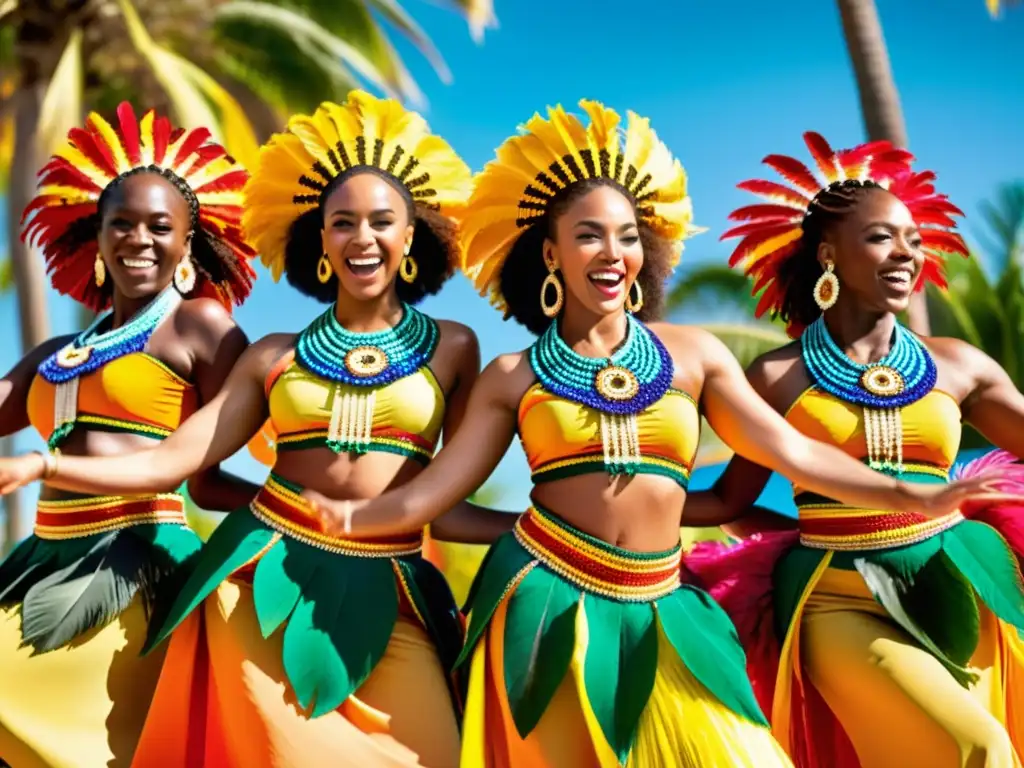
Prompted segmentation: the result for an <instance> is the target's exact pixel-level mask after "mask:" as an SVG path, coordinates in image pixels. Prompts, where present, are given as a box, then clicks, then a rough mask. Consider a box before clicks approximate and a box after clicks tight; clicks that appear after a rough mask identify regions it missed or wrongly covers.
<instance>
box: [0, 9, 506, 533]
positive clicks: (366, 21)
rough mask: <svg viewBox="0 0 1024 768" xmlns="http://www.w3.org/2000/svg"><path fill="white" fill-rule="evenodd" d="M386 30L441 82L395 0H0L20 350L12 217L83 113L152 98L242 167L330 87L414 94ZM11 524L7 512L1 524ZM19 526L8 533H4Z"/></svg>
mask: <svg viewBox="0 0 1024 768" xmlns="http://www.w3.org/2000/svg"><path fill="white" fill-rule="evenodd" d="M443 4H444V5H446V6H448V7H450V8H452V9H454V10H456V11H458V12H459V13H461V14H462V15H464V16H465V17H466V19H467V20H468V22H469V25H470V29H471V32H472V34H473V36H474V38H476V39H477V40H478V41H479V40H480V39H481V37H482V34H483V31H484V29H486V28H487V27H489V26H493V25H494V14H493V2H492V0H444V2H443ZM381 19H383V20H384V22H385V23H382V22H381V21H380V20H381ZM386 28H392V29H394V30H396V31H397V32H398V33H399V34H400V35H401V36H402V37H404V38H406V39H408V40H410V41H411V42H412V43H413V44H414V45H415V47H417V48H418V49H419V50H420V52H421V53H422V54H423V55H424V56H425V57H426V58H427V59H428V60H429V61H430V63H431V64H432V66H433V68H434V70H435V71H436V72H437V74H438V75H439V76H440V77H441V79H442V80H444V81H446V82H447V81H448V80H450V77H451V75H450V73H449V71H448V69H447V67H446V65H445V63H444V60H443V59H442V57H441V55H440V53H439V52H438V51H437V50H436V48H435V47H434V45H433V43H432V42H431V41H430V39H429V38H428V37H427V36H426V34H425V33H424V32H423V31H422V30H421V29H420V28H419V26H418V25H417V24H416V22H415V21H414V19H413V18H412V17H411V16H410V15H409V14H408V13H407V12H406V11H405V10H404V8H402V6H401V5H399V3H398V2H397V1H396V0H290V1H289V2H272V1H270V0H178V1H177V2H175V3H167V2H163V1H162V0H0V99H2V100H0V176H2V177H3V178H4V179H6V180H7V182H8V184H7V212H8V222H9V226H8V230H9V253H10V259H11V264H12V268H13V275H14V284H15V287H16V289H17V295H18V306H19V315H20V327H21V342H22V348H23V350H25V351H27V350H28V349H31V348H32V347H34V346H36V345H38V344H40V343H42V341H44V340H45V339H47V338H48V337H49V336H50V329H49V322H48V317H47V312H46V280H45V276H44V274H43V264H42V261H41V259H38V258H35V257H34V256H33V255H32V254H31V253H30V252H29V250H28V248H26V247H25V246H24V245H23V244H22V243H21V242H20V240H19V238H18V230H19V227H18V226H17V223H18V221H19V220H20V217H21V212H22V211H23V210H24V208H25V206H26V204H27V203H28V201H29V200H30V199H31V197H32V196H33V194H34V193H35V173H36V171H37V169H38V168H39V166H40V161H41V159H42V158H44V157H45V156H46V155H47V154H49V153H50V152H51V151H52V150H53V149H54V147H55V146H56V144H57V142H58V141H60V140H61V139H62V138H63V136H64V135H65V134H66V133H67V130H68V129H69V128H70V127H71V126H72V125H74V124H77V123H79V122H80V121H81V119H82V117H83V116H84V114H85V112H87V111H90V110H94V109H95V110H100V111H111V110H112V109H113V108H114V107H115V106H116V104H117V103H118V102H120V101H122V100H123V99H130V100H133V101H136V102H137V103H140V104H144V105H146V106H147V107H156V108H158V109H160V110H161V111H164V112H170V113H171V114H172V115H173V116H174V117H175V119H176V121H177V122H178V123H179V124H182V125H184V126H186V127H191V126H194V125H200V124H201V125H207V126H210V127H211V128H212V129H213V130H214V132H215V134H217V136H218V138H219V139H220V140H221V141H223V142H224V143H225V145H226V146H227V147H228V149H229V151H230V152H231V153H232V154H233V155H234V156H235V157H237V158H238V159H239V160H240V161H241V162H243V164H246V165H250V166H251V164H252V162H253V160H254V158H255V156H256V151H257V148H258V145H259V143H260V141H261V140H262V139H265V138H266V137H267V136H268V135H269V134H270V133H271V132H272V131H274V130H276V129H277V128H279V127H280V125H281V124H282V121H283V119H284V117H285V116H286V115H287V114H289V113H290V112H294V111H309V110H311V109H312V108H313V107H315V105H316V104H317V103H319V102H320V101H321V100H322V99H323V98H324V96H325V95H331V94H344V93H345V92H347V91H349V90H351V89H352V88H353V87H356V86H361V85H367V86H369V87H372V88H375V89H377V90H379V91H382V92H384V93H385V94H387V95H391V96H395V97H397V98H401V99H403V100H407V101H410V102H412V103H414V104H416V103H420V102H422V95H421V93H420V90H419V88H418V86H417V84H416V83H415V81H414V80H413V78H412V77H411V75H410V74H409V71H408V70H407V69H406V67H405V64H404V62H403V61H402V59H401V57H400V56H399V54H398V52H397V51H396V49H395V47H394V45H393V44H392V42H391V40H390V38H389V36H388V33H387V31H386ZM12 137H13V138H12ZM8 172H9V173H8ZM17 523H18V521H17V519H12V518H10V516H9V519H8V525H9V526H10V525H12V524H13V525H14V526H15V528H16V527H17ZM21 534H22V531H21V530H20V529H17V528H16V529H15V530H9V538H11V539H13V540H18V539H20V538H21Z"/></svg>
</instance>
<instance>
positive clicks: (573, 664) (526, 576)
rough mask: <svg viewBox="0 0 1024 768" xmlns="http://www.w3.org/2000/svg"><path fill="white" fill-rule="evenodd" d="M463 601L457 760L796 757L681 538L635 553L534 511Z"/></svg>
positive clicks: (480, 766) (688, 761) (590, 762)
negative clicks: (782, 741)
mask: <svg viewBox="0 0 1024 768" xmlns="http://www.w3.org/2000/svg"><path fill="white" fill-rule="evenodd" d="M468 605H469V608H470V613H469V628H468V635H467V641H466V646H465V649H464V651H463V654H462V659H461V660H462V661H469V664H470V677H469V690H468V696H467V702H466V716H465V724H464V729H463V745H462V763H461V764H462V766H463V768H527V767H528V768H544V767H545V766H549V767H550V768H561V767H562V766H573V767H574V768H575V767H579V768H587V767H588V766H595V767H597V766H599V767H600V768H613V767H615V766H635V767H636V768H674V767H677V766H679V767H681V766H687V767H691V766H692V767H693V768H697V767H698V766H706V767H709V768H710V767H713V766H722V767H723V768H725V767H726V766H730V767H731V766H751V767H753V766H757V767H758V768H762V767H769V768H770V767H771V766H788V765H790V762H789V760H788V758H786V756H785V754H784V753H783V752H782V750H781V749H780V748H779V746H778V745H777V744H776V743H775V741H774V740H773V739H772V737H771V735H770V733H769V731H768V729H767V727H766V725H767V723H766V720H765V718H764V715H763V714H762V712H761V709H760V708H759V706H758V704H757V701H756V700H755V698H754V695H753V692H752V690H751V687H750V683H749V681H748V680H747V676H746V670H745V657H744V654H743V650H742V648H741V647H740V644H739V642H738V640H737V638H736V634H735V629H734V628H733V626H732V623H731V622H730V621H729V619H728V617H727V616H726V615H725V614H724V613H723V611H722V610H721V609H720V608H719V607H718V606H717V605H716V604H715V603H714V602H713V601H712V600H711V598H710V597H709V596H708V595H707V594H706V593H705V592H702V591H701V590H699V589H696V588H694V587H692V586H689V585H685V584H683V583H682V582H681V579H680V548H679V547H678V546H677V547H676V548H674V549H672V550H670V551H667V552H660V553H655V554H640V553H636V552H629V551H626V550H623V549H619V548H617V547H613V546H610V545H608V544H606V543H604V542H602V541H599V540H597V539H594V538H592V537H590V536H587V535H586V534H584V533H582V532H580V531H577V530H575V529H574V528H572V527H570V526H569V525H567V524H566V523H565V522H563V521H561V520H560V519H559V518H557V517H556V516H554V515H553V514H551V513H549V512H547V511H545V510H542V509H540V508H538V507H533V508H531V509H530V510H528V511H527V512H526V513H525V514H524V515H522V516H521V517H520V519H519V521H518V522H517V524H516V528H515V530H514V532H513V533H509V534H506V535H505V536H503V537H502V538H501V539H499V540H498V541H497V542H496V543H495V544H494V546H493V547H492V548H491V550H490V552H489V553H488V555H487V558H486V559H485V561H484V563H483V565H482V567H481V569H480V572H479V573H478V575H477V578H476V581H475V583H474V585H473V588H472V591H471V594H470V598H469V602H468Z"/></svg>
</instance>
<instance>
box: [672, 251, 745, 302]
mask: <svg viewBox="0 0 1024 768" xmlns="http://www.w3.org/2000/svg"><path fill="white" fill-rule="evenodd" d="M751 287H752V284H751V282H750V278H748V277H747V276H746V275H744V274H743V273H742V272H740V271H738V270H735V269H732V268H730V267H728V266H726V265H725V264H716V263H712V264H700V265H698V266H696V267H694V268H692V269H690V270H689V271H688V272H686V273H685V274H683V275H682V276H681V277H680V278H679V280H678V282H676V284H675V286H674V287H673V288H672V290H671V292H670V293H669V295H668V298H667V301H666V304H667V306H668V308H669V309H670V310H678V309H682V308H684V307H685V306H686V305H687V304H688V303H690V302H693V301H696V300H699V299H711V300H713V301H715V302H716V303H717V302H723V303H726V304H731V305H734V306H736V307H739V308H743V309H749V310H750V313H751V314H753V310H754V308H755V307H756V306H757V300H756V299H755V298H754V297H753V296H751V295H750V289H751Z"/></svg>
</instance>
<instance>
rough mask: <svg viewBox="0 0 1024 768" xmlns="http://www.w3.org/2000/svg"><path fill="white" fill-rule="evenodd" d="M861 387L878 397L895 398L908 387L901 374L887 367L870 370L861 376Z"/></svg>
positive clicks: (881, 366)
mask: <svg viewBox="0 0 1024 768" xmlns="http://www.w3.org/2000/svg"><path fill="white" fill-rule="evenodd" d="M860 385H861V386H862V387H864V389H866V390H867V391H868V392H870V393H871V394H872V395H877V396H878V397H895V396H896V395H898V394H900V393H901V392H903V390H904V388H905V387H906V384H905V383H904V381H903V376H901V375H900V372H899V371H897V370H895V369H894V368H890V367H889V366H887V365H875V366H872V367H871V368H868V369H867V370H866V371H864V373H863V374H861V377H860Z"/></svg>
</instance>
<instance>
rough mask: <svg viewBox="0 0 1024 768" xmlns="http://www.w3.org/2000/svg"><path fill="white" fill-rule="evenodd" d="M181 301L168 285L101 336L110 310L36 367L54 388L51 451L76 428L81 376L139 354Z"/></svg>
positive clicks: (173, 289)
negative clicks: (124, 321) (137, 310)
mask: <svg viewBox="0 0 1024 768" xmlns="http://www.w3.org/2000/svg"><path fill="white" fill-rule="evenodd" d="M181 302H182V298H181V294H180V293H178V291H177V290H176V289H175V287H174V286H173V285H170V286H168V287H167V288H165V289H164V290H163V291H161V292H160V293H159V294H158V295H157V296H156V297H155V298H154V299H153V300H152V301H151V302H150V303H149V304H147V305H146V306H145V307H144V308H143V309H142V310H141V311H140V312H138V313H137V314H136V315H135V316H134V317H133V318H132V319H131V320H129V321H128V322H127V323H125V324H124V325H122V326H120V327H119V328H113V329H111V330H109V331H104V332H102V333H101V332H100V331H99V328H100V327H101V326H103V325H105V324H106V323H107V322H108V321H110V319H111V317H112V316H113V311H111V312H108V313H106V314H105V315H101V316H100V317H98V318H96V320H94V321H93V323H92V325H90V326H89V327H88V328H86V329H85V330H84V331H82V332H81V333H80V334H78V335H77V336H76V337H75V339H74V340H73V341H72V342H71V343H70V344H68V345H66V346H65V347H63V348H61V349H60V350H58V351H57V352H54V353H53V354H52V355H50V356H49V357H48V358H46V359H45V360H44V361H43V362H42V363H41V364H40V365H39V368H38V369H37V371H38V373H39V375H40V376H41V377H42V378H43V379H45V380H46V381H48V382H49V383H51V384H55V385H56V393H55V395H54V425H53V426H54V429H53V433H52V434H51V435H50V439H49V441H48V442H49V446H50V448H51V449H52V448H56V447H57V445H59V444H60V442H61V441H62V440H63V439H64V438H65V437H67V436H68V435H69V434H70V433H71V430H73V429H74V427H75V422H76V420H77V418H78V382H79V379H80V377H82V376H84V375H86V374H89V373H92V372H93V371H96V370H99V369H100V368H102V367H103V366H105V365H106V364H107V363H110V362H112V361H114V360H117V359H118V358H121V357H125V356H127V355H131V354H134V353H136V352H141V351H142V350H143V349H145V347H146V344H147V342H149V338H150V337H151V336H152V335H153V332H154V331H155V330H156V329H157V328H158V327H159V325H160V323H161V322H163V320H164V318H165V317H167V316H168V315H169V314H170V313H171V312H172V311H173V310H174V309H175V307H177V306H178V305H179V304H180V303H181Z"/></svg>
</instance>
